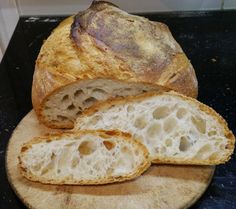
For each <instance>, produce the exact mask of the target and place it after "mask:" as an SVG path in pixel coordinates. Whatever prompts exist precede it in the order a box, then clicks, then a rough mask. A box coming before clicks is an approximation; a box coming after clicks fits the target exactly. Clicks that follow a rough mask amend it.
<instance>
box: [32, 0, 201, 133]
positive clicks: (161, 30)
mask: <svg viewBox="0 0 236 209" xmlns="http://www.w3.org/2000/svg"><path fill="white" fill-rule="evenodd" d="M159 85H160V86H164V87H166V88H170V89H174V90H176V91H178V92H180V93H183V94H185V95H188V96H192V97H196V96H197V79H196V76H195V72H194V69H193V67H192V65H191V63H190V61H189V60H188V59H187V57H186V55H185V54H184V52H183V50H182V49H181V47H180V46H179V44H178V43H177V42H176V41H175V40H174V38H173V37H172V35H171V33H170V31H169V29H168V27H167V26H166V25H165V24H163V23H160V22H153V21H149V20H148V19H146V18H143V17H139V16H135V15H130V14H128V13H126V12H124V11H122V10H120V9H119V8H118V7H116V6H115V5H113V4H111V3H108V2H101V1H100V2H99V1H93V3H92V5H91V6H90V8H88V9H87V10H85V11H82V12H79V13H78V14H77V15H76V16H74V17H69V18H68V19H66V20H64V21H63V22H62V23H61V24H60V25H59V26H58V27H57V28H56V29H55V30H54V31H53V32H52V34H51V35H50V36H49V37H48V39H47V40H46V41H45V42H44V44H43V46H42V48H41V50H40V53H39V55H38V58H37V61H36V66H35V73H34V77H33V86H32V102H33V107H34V110H35V111H36V114H37V116H38V118H39V120H40V121H41V122H43V123H44V124H45V125H47V126H49V127H52V128H72V127H73V123H74V121H75V118H76V117H77V116H78V115H80V113H81V112H82V111H83V110H84V109H86V108H88V107H90V106H91V105H93V104H94V103H96V102H97V101H102V100H106V99H110V98H113V97H119V96H127V95H137V94H141V93H143V92H146V91H155V90H160V89H162V90H163V88H161V87H160V86H159Z"/></svg>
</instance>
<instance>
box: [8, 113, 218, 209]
mask: <svg viewBox="0 0 236 209" xmlns="http://www.w3.org/2000/svg"><path fill="white" fill-rule="evenodd" d="M52 132H54V133H55V132H58V131H57V130H52V129H49V128H46V127H45V126H43V125H41V124H39V122H38V120H37V118H36V116H35V113H34V112H33V111H31V112H29V113H28V114H27V115H26V116H25V118H24V119H23V120H22V121H21V122H20V123H19V125H18V126H17V127H16V129H15V131H14V132H13V134H12V136H11V139H10V141H9V144H8V150H7V156H6V162H7V164H6V167H7V174H8V179H9V182H10V183H11V185H12V188H13V189H14V191H15V192H16V194H17V195H18V197H19V198H20V199H21V200H22V201H23V202H24V203H25V205H27V207H29V208H34V209H45V208H47V209H95V208H96V209H126V208H127V209H164V208H165V209H172V208H173V209H174V208H188V207H189V206H191V205H192V204H193V203H194V202H195V201H196V200H197V199H198V198H199V197H200V196H201V195H202V194H203V192H204V191H205V190H206V188H207V186H208V184H209V183H210V181H211V178H212V176H213V173H214V167H212V166H174V165H173V166H171V165H153V166H151V168H149V169H148V170H147V171H146V172H145V173H144V174H143V175H142V176H140V177H138V178H136V179H135V180H132V181H127V182H123V183H116V184H110V185H104V186H57V185H43V184H40V183H35V182H31V181H28V180H27V179H25V178H24V177H23V176H21V174H20V173H19V170H18V169H19V168H18V155H19V152H20V148H21V146H22V144H23V143H25V142H27V141H28V140H30V139H31V138H32V137H34V136H39V135H42V134H46V133H52Z"/></svg>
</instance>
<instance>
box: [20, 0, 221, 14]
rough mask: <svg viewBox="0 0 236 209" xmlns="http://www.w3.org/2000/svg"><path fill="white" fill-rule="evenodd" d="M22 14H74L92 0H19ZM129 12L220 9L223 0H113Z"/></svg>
mask: <svg viewBox="0 0 236 209" xmlns="http://www.w3.org/2000/svg"><path fill="white" fill-rule="evenodd" d="M17 1H18V5H19V11H20V14H21V15H35V14H39V15H48V14H73V13H76V12H77V11H78V10H83V9H85V8H87V7H88V6H89V5H90V4H91V2H92V0H51V1H48V0H40V1H39V0H17ZM112 2H113V3H115V4H117V5H118V6H119V7H121V8H122V9H125V10H126V11H128V12H154V11H180V10H212V9H220V8H221V3H222V0H112Z"/></svg>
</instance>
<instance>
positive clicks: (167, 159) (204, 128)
mask: <svg viewBox="0 0 236 209" xmlns="http://www.w3.org/2000/svg"><path fill="white" fill-rule="evenodd" d="M84 128H88V129H105V130H109V129H114V128H116V129H119V130H121V131H125V132H129V133H131V134H132V135H133V136H134V137H136V138H137V139H140V142H142V143H143V144H144V145H145V146H146V147H147V148H148V150H149V153H150V158H151V159H152V162H153V163H170V164H196V165H198V164H199V165H215V164H220V163H224V162H226V161H228V160H229V159H230V155H231V154H232V152H233V149H234V143H235V138H234V135H233V134H232V132H231V131H230V130H229V129H228V127H227V124H226V122H225V120H224V119H223V118H222V117H221V116H220V115H218V114H217V113H216V112H215V111H214V110H213V109H211V108H210V107H208V106H206V105H204V104H202V103H200V102H198V101H197V100H195V99H192V98H189V97H186V96H183V95H180V94H178V93H175V92H164V93H159V94H158V93H146V94H143V95H138V96H130V97H127V98H126V99H116V100H112V101H109V102H106V103H105V102H104V103H102V102H101V103H100V104H97V105H94V106H93V107H91V108H90V109H88V110H87V111H85V112H84V113H83V114H82V115H81V116H79V117H78V118H77V121H76V125H75V130H80V129H84Z"/></svg>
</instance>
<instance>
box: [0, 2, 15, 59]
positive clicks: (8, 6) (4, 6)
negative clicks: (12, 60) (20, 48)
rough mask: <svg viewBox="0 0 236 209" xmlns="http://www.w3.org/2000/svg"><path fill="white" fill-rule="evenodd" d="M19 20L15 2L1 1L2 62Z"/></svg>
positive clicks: (0, 33) (0, 48)
mask: <svg viewBox="0 0 236 209" xmlns="http://www.w3.org/2000/svg"><path fill="white" fill-rule="evenodd" d="M18 19H19V13H18V10H17V6H16V2H15V0H0V60H1V58H2V56H3V53H4V52H5V50H6V48H7V45H8V42H9V40H10V38H11V36H12V33H13V32H14V30H15V27H16V24H17V22H18Z"/></svg>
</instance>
